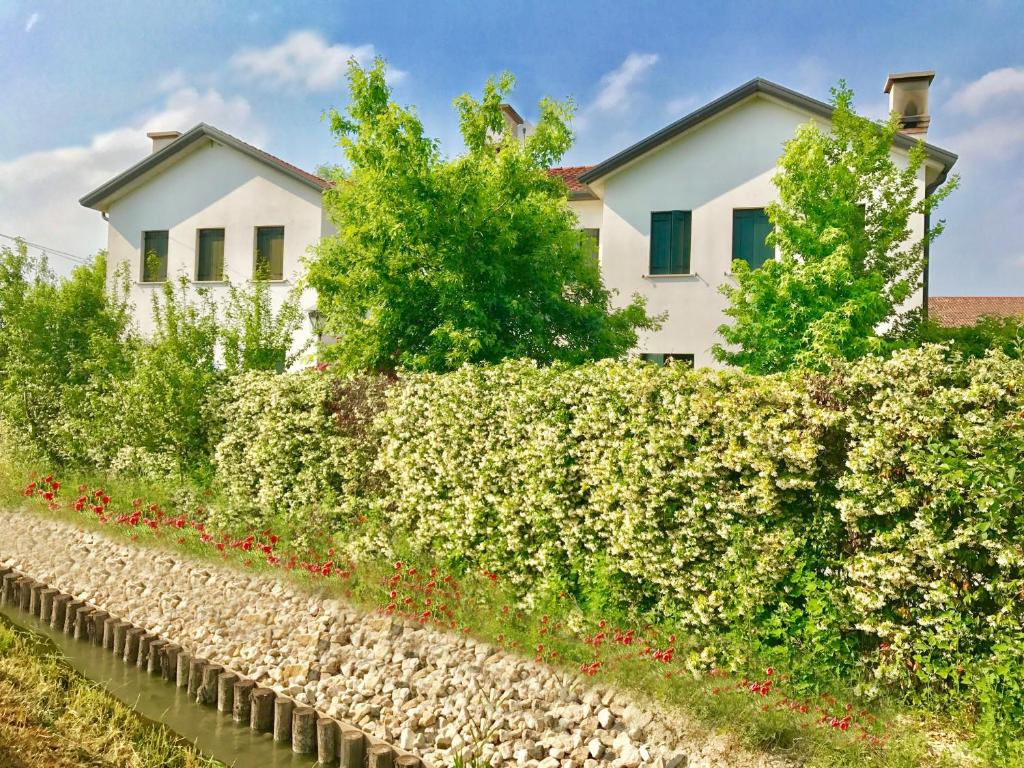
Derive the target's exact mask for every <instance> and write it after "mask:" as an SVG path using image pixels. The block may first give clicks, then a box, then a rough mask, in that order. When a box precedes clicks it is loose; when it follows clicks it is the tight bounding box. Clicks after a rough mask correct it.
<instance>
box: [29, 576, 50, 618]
mask: <svg viewBox="0 0 1024 768" xmlns="http://www.w3.org/2000/svg"><path fill="white" fill-rule="evenodd" d="M44 589H46V585H45V584H43V583H41V582H38V581H33V582H32V586H31V587H29V590H28V612H29V615H30V616H38V615H39V596H40V595H41V594H42V591H43V590H44Z"/></svg>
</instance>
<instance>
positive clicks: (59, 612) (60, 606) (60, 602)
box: [50, 595, 71, 632]
mask: <svg viewBox="0 0 1024 768" xmlns="http://www.w3.org/2000/svg"><path fill="white" fill-rule="evenodd" d="M70 602H71V595H57V596H55V597H54V598H53V609H52V611H51V612H50V628H51V629H55V630H57V631H58V632H62V631H63V630H64V617H65V616H66V615H67V612H68V603H70Z"/></svg>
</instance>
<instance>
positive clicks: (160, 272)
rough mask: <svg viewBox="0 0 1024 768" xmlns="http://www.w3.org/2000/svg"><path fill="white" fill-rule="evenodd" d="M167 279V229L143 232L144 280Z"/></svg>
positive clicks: (157, 280) (153, 281)
mask: <svg viewBox="0 0 1024 768" xmlns="http://www.w3.org/2000/svg"><path fill="white" fill-rule="evenodd" d="M166 279H167V230H166V229H164V230H157V231H152V232H143V233H142V282H144V283H159V282H163V281H164V280H166Z"/></svg>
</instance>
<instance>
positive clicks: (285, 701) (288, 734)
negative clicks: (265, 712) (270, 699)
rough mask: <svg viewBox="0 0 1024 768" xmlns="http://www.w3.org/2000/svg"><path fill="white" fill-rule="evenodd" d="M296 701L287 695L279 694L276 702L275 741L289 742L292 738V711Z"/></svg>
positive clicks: (280, 742)
mask: <svg viewBox="0 0 1024 768" xmlns="http://www.w3.org/2000/svg"><path fill="white" fill-rule="evenodd" d="M293 711H295V702H294V701H292V700H291V699H289V698H288V697H287V696H278V697H277V701H275V702H274V741H276V742H278V743H279V744H287V743H288V742H289V741H291V740H292V712H293Z"/></svg>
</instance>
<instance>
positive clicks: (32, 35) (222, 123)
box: [0, 0, 1024, 295]
mask: <svg viewBox="0 0 1024 768" xmlns="http://www.w3.org/2000/svg"><path fill="white" fill-rule="evenodd" d="M1022 29H1024V3H1020V2H1010V1H1009V0H1007V1H1005V2H1000V1H998V0H990V1H988V2H984V1H979V0H975V2H941V1H934V2H930V3H928V4H927V5H921V4H913V3H884V2H859V3H854V2H849V1H848V0H847V1H846V2H836V3H830V2H775V3H767V2H764V1H763V0H760V2H732V3H730V2H719V3H704V2H701V3H683V2H614V3H613V2H586V3H583V2H550V0H548V1H547V2H524V3H515V2H511V3H510V2H508V0H504V2H489V1H484V0H476V1H474V2H462V1H461V0H459V1H456V2H446V3H434V2H425V1H424V0H420V1H419V2H405V1H404V0H392V1H391V2H388V3H371V2H365V1H364V2H359V3H355V2H345V1H344V0H332V1H331V2H307V3H299V2H294V3H258V2H250V3H242V2H235V1H234V0H225V1H222V2H215V1H213V0H210V1H207V0H190V1H188V2H175V3H172V2H146V1H144V0H134V2H103V1H102V0H92V1H91V2H63V1H58V0H51V1H49V2H43V1H41V0H29V1H27V2H21V1H20V0H0V50H2V51H3V55H2V56H0V112H2V114H3V119H2V120H0V233H3V234H8V235H15V234H16V235H21V236H23V237H26V238H27V239H29V240H32V241H34V242H39V243H42V244H45V245H48V246H52V247H54V248H60V249H63V250H66V251H69V252H72V253H75V254H81V255H85V254H88V253H91V252H93V251H95V250H96V249H98V248H100V247H102V246H103V244H104V239H105V228H104V226H103V223H102V221H101V220H100V218H99V214H97V213H95V212H93V211H86V210H84V209H80V208H79V206H78V205H77V202H76V201H77V199H78V197H80V196H81V195H82V194H84V193H85V192H87V191H89V190H90V189H91V188H93V187H95V186H97V185H98V184H99V183H101V182H102V181H104V180H106V179H107V178H109V177H110V176H112V175H114V174H115V173H117V172H118V171H120V170H123V168H125V167H127V166H128V165H130V164H131V163H132V162H134V161H135V160H138V159H139V158H141V157H142V156H143V155H144V154H145V153H146V152H147V148H148V140H147V139H146V138H145V132H146V130H154V129H179V130H184V129H187V128H189V127H191V126H192V125H194V124H195V123H196V122H199V121H206V122H209V123H212V124H214V125H217V126H218V127H221V128H223V129H225V130H228V131H229V132H231V133H234V134H236V135H238V136H239V137H241V138H243V139H246V140H248V141H251V142H253V143H256V144H259V145H260V146H262V147H264V148H265V149H267V150H268V151H271V152H273V153H275V154H278V155H280V156H282V157H284V158H285V159H287V160H289V161H291V162H294V163H295V164H297V165H300V166H302V167H306V168H309V169H314V168H315V167H316V166H317V165H319V164H321V163H324V162H336V161H338V160H339V154H338V150H337V149H336V148H335V147H334V146H333V143H332V140H331V137H330V135H329V133H328V131H327V128H326V126H325V125H324V124H323V123H322V122H321V121H320V115H321V112H322V111H323V110H324V109H325V108H327V107H330V106H332V105H336V106H342V105H343V104H344V79H343V73H344V63H345V61H346V60H347V59H348V58H349V56H355V57H356V58H358V59H361V60H368V59H369V58H372V56H373V55H382V56H384V57H385V58H386V59H387V60H388V62H389V65H390V66H391V67H392V68H393V70H394V74H393V78H392V79H393V83H394V89H395V97H396V98H397V99H398V100H399V101H400V102H402V103H405V104H412V105H415V106H416V107H417V109H418V111H419V113H420V115H421V117H422V118H423V120H424V123H425V125H426V127H427V130H428V132H429V133H431V134H432V135H434V136H436V137H438V138H440V139H441V141H442V145H443V146H444V147H445V149H446V150H447V151H449V152H451V153H455V152H457V151H458V150H459V142H458V136H457V131H456V127H457V126H456V121H455V116H454V113H453V111H452V109H451V100H452V99H453V98H454V97H455V96H457V95H458V94H460V93H462V92H465V91H478V90H479V88H480V85H481V83H482V82H483V81H484V79H485V78H486V77H487V76H488V75H489V74H493V73H497V72H500V71H502V70H505V69H507V70H509V71H511V72H513V73H514V74H515V75H516V76H517V78H518V81H519V85H518V88H517V90H516V92H515V94H514V97H513V99H512V101H513V103H514V104H515V105H516V106H517V108H519V110H520V112H522V113H523V114H524V115H525V116H526V117H527V118H528V119H529V118H530V117H531V116H532V115H533V112H534V109H533V107H534V105H535V104H536V102H537V100H538V99H539V98H540V97H542V96H545V95H550V96H553V97H556V98H565V97H572V98H573V99H575V101H576V102H577V104H578V106H579V110H580V112H579V120H578V124H577V133H578V136H577V143H576V145H575V146H574V147H573V149H572V150H571V151H570V154H569V155H568V156H567V157H566V158H565V163H566V164H588V163H593V162H597V161H599V160H601V159H603V158H605V157H607V156H608V155H609V154H611V153H613V152H615V151H617V150H618V149H621V148H623V147H624V146H627V145H628V144H630V143H632V142H634V141H636V140H637V139H639V138H642V137H643V136H645V135H646V134H648V133H650V132H652V131H654V130H657V129H658V128H660V127H662V126H663V125H665V124H667V123H668V122H670V121H672V120H674V119H676V118H678V117H681V116H682V115H684V114H686V113H687V112H689V111H691V110H693V109H695V108H696V107H699V106H700V105H701V104H703V103H705V102H707V101H709V100H710V99H712V98H715V97H716V96H719V95H721V94H722V93H724V92H725V91H728V90H730V89H731V88H733V87H735V86H737V85H739V84H740V83H742V82H744V81H746V80H748V79H750V78H751V77H755V76H762V77H767V78H769V79H771V80H775V81H776V82H779V83H781V84H783V85H786V86H789V87H791V88H795V89H797V90H799V91H802V92H804V93H807V94H808V95H811V96H815V97H817V98H827V96H828V89H829V86H830V85H832V84H834V83H835V82H836V81H837V80H838V79H839V78H840V77H842V78H845V79H846V80H847V82H848V83H849V84H850V85H851V86H852V87H853V89H854V91H855V92H856V94H857V103H858V106H859V108H860V109H861V111H862V112H864V113H866V114H870V115H872V116H882V115H884V113H885V111H886V107H887V101H886V99H887V97H886V96H885V95H884V94H883V93H882V86H883V84H884V81H885V76H886V74H887V73H888V72H899V71H905V70H917V69H934V70H936V72H937V76H936V79H935V82H934V84H933V86H932V95H931V113H932V128H931V131H930V133H929V137H928V139H929V141H930V142H932V143H935V144H938V145H939V146H942V147H945V148H947V149H950V150H952V151H954V152H956V153H958V154H959V155H960V161H959V162H958V163H957V168H956V170H957V171H958V172H959V173H960V174H961V176H962V187H961V189H960V190H959V191H957V192H956V193H955V194H954V196H953V198H951V199H950V200H949V201H948V203H947V204H946V205H945V206H944V207H943V209H942V211H941V213H940V215H941V216H942V217H944V218H945V219H946V220H947V231H946V233H945V234H944V235H943V236H942V237H941V238H940V239H939V240H938V241H937V242H936V244H935V246H934V248H933V266H932V292H933V293H934V294H961V293H962V294H1015V295H1016V294H1024V238H1022V237H1021V234H1020V232H1021V228H1020V226H1019V224H1018V222H1019V221H1020V220H1021V218H1022V216H1024V42H1022V37H1021V30H1022ZM2 242H3V241H2V240H0V243H2Z"/></svg>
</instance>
